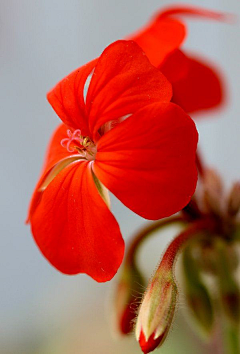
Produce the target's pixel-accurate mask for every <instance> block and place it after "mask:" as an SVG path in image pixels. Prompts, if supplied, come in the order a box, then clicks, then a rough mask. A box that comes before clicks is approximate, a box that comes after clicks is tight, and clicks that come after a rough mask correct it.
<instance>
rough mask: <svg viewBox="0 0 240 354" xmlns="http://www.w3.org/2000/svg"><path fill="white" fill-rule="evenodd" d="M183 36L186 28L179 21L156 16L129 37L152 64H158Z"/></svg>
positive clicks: (177, 44)
mask: <svg viewBox="0 0 240 354" xmlns="http://www.w3.org/2000/svg"><path fill="white" fill-rule="evenodd" d="M185 36H186V29H185V26H184V25H183V24H182V23H181V22H180V21H178V20H175V19H172V18H166V17H165V18H160V17H157V18H154V20H153V21H151V22H150V24H149V25H147V26H146V27H145V28H144V29H143V30H141V31H140V32H138V33H137V34H135V35H132V36H130V37H129V39H132V40H134V41H135V42H137V44H138V45H139V46H140V47H141V48H142V49H143V50H144V52H145V53H146V55H147V57H148V58H149V60H150V62H151V63H152V64H153V65H154V66H159V65H160V64H161V63H162V61H163V60H164V59H165V57H166V56H167V55H168V54H169V53H171V52H172V51H173V50H175V49H176V48H178V47H179V46H180V45H181V43H182V42H183V40H184V38H185Z"/></svg>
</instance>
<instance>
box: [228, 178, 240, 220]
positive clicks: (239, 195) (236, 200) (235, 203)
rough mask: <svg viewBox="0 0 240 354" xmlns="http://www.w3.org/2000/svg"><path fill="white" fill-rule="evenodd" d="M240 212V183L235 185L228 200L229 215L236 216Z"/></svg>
mask: <svg viewBox="0 0 240 354" xmlns="http://www.w3.org/2000/svg"><path fill="white" fill-rule="evenodd" d="M239 211H240V182H237V183H234V185H233V186H232V189H231V191H230V193H229V198H228V214H229V215H231V216H235V215H237V214H238V212H239Z"/></svg>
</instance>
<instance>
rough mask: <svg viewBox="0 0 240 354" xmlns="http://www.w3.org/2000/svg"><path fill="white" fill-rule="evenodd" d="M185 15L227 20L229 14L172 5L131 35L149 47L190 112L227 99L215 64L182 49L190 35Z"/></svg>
mask: <svg viewBox="0 0 240 354" xmlns="http://www.w3.org/2000/svg"><path fill="white" fill-rule="evenodd" d="M183 16H200V17H205V18H210V19H214V20H219V21H224V20H227V19H228V17H227V15H225V14H221V13H218V12H214V11H209V10H206V9H201V8H194V7H178V6H175V7H169V8H166V9H164V10H162V11H160V12H159V13H157V15H156V16H155V18H154V19H153V20H152V21H151V22H150V23H149V25H147V26H146V27H145V28H144V29H143V30H141V31H139V32H138V33H137V34H134V35H133V36H130V38H131V39H133V40H134V41H136V42H137V43H138V44H139V45H140V47H141V48H142V49H143V50H144V51H145V53H146V54H147V56H148V58H149V60H150V61H151V63H152V64H153V65H155V66H156V67H158V68H159V69H160V70H161V71H162V72H163V74H164V75H165V76H166V77H167V78H168V80H169V81H170V82H171V84H172V85H173V98H172V102H174V103H176V104H178V105H180V106H181V107H182V108H183V109H184V110H185V111H186V112H191V113H192V112H196V111H199V110H205V109H210V108H213V107H217V106H219V105H220V104H221V103H222V102H223V99H224V91H223V83H222V78H221V75H220V73H219V72H218V70H217V69H216V67H215V66H212V65H211V64H209V63H208V62H206V61H203V60H201V59H200V58H198V57H195V56H192V55H189V54H187V53H185V52H183V51H181V50H180V47H181V45H182V43H183V41H184V39H185V37H186V34H187V31H186V26H185V24H184V23H183V22H180V21H179V19H178V18H179V17H183Z"/></svg>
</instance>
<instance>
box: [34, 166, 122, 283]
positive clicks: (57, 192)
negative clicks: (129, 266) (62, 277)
mask: <svg viewBox="0 0 240 354" xmlns="http://www.w3.org/2000/svg"><path fill="white" fill-rule="evenodd" d="M91 165H92V163H91V162H87V161H77V162H75V163H72V164H70V165H69V166H68V167H66V168H64V169H63V170H62V171H61V172H60V173H59V174H58V175H57V176H56V177H55V178H54V180H53V181H52V182H51V184H50V185H49V186H48V188H46V190H45V191H44V193H43V194H42V198H41V202H40V203H39V205H38V207H37V209H36V210H35V212H34V214H33V216H32V219H31V226H32V233H33V236H34V238H35V241H36V243H37V245H38V247H39V248H40V250H41V252H42V253H43V255H44V256H45V257H46V258H47V259H48V260H49V262H50V263H51V264H52V265H53V266H54V267H56V268H57V269H58V270H59V271H61V272H63V273H66V274H77V273H86V274H88V275H90V276H91V277H92V278H93V279H95V280H96V281H98V282H104V281H108V280H110V279H111V278H112V277H113V276H114V275H115V273H116V272H117V270H118V267H119V266H120V264H121V262H122V258H123V253H124V242H123V239H122V236H121V233H120V229H119V226H118V224H117V222H116V220H115V218H114V216H113V215H112V214H111V212H110V211H109V209H108V207H107V205H106V204H105V202H104V201H103V199H102V197H101V196H100V194H99V192H98V190H97V188H96V186H95V183H94V180H93V176H92V168H91Z"/></svg>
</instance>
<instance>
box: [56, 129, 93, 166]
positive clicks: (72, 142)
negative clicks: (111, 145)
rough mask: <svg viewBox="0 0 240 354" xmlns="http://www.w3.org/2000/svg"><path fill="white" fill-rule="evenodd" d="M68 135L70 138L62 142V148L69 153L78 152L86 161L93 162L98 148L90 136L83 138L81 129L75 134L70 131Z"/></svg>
mask: <svg viewBox="0 0 240 354" xmlns="http://www.w3.org/2000/svg"><path fill="white" fill-rule="evenodd" d="M67 135H68V138H65V139H62V140H61V145H62V147H64V148H66V149H67V151H69V152H74V151H75V150H76V151H77V152H78V153H79V154H80V155H81V156H82V157H83V158H85V159H86V160H89V161H91V160H94V159H95V156H96V152H97V147H96V145H95V144H94V142H93V141H92V140H91V139H90V138H89V137H88V136H87V137H84V136H82V134H81V130H80V129H76V130H74V132H72V131H71V130H70V129H68V130H67Z"/></svg>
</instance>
